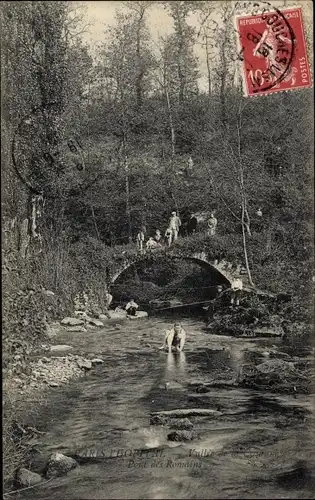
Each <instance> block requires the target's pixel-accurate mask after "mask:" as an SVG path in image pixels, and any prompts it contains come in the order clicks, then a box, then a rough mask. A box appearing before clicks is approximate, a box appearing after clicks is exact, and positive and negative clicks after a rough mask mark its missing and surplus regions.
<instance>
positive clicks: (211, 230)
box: [207, 212, 218, 236]
mask: <svg viewBox="0 0 315 500" xmlns="http://www.w3.org/2000/svg"><path fill="white" fill-rule="evenodd" d="M217 225H218V219H216V217H215V216H214V213H213V212H211V214H210V218H209V219H208V221H207V226H208V230H207V234H208V236H214V235H215V232H216V229H217Z"/></svg>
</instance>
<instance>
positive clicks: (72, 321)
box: [60, 318, 84, 326]
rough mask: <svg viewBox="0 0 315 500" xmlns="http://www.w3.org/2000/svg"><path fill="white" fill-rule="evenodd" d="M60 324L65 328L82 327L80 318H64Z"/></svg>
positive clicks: (82, 323) (82, 322)
mask: <svg viewBox="0 0 315 500" xmlns="http://www.w3.org/2000/svg"><path fill="white" fill-rule="evenodd" d="M60 323H61V324H62V325H65V326H77V325H84V321H83V319H80V318H64V319H63V320H61V321H60Z"/></svg>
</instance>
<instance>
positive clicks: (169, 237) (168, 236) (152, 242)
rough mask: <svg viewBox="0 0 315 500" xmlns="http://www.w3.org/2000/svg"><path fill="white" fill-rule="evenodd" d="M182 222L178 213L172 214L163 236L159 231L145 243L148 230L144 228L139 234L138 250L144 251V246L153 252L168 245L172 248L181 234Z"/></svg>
mask: <svg viewBox="0 0 315 500" xmlns="http://www.w3.org/2000/svg"><path fill="white" fill-rule="evenodd" d="M181 224H182V222H181V220H180V218H179V216H178V215H177V212H172V214H171V217H170V219H169V222H168V227H167V229H166V231H165V233H164V236H162V234H161V231H160V230H159V229H157V230H156V231H155V234H154V236H150V237H149V239H148V240H147V242H146V243H145V237H146V228H145V227H144V226H143V227H142V228H141V229H140V231H139V232H138V234H137V239H136V241H137V248H138V250H140V252H142V251H143V250H144V245H145V248H146V250H153V249H155V248H161V247H163V246H164V244H165V243H166V244H167V246H169V247H170V246H171V245H172V243H174V242H175V241H176V240H177V238H178V234H179V229H180V226H181Z"/></svg>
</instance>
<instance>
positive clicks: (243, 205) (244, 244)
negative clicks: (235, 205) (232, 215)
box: [242, 200, 255, 286]
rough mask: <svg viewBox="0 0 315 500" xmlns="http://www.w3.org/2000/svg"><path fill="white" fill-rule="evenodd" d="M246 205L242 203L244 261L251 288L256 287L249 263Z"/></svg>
mask: <svg viewBox="0 0 315 500" xmlns="http://www.w3.org/2000/svg"><path fill="white" fill-rule="evenodd" d="M245 208H246V207H245V203H244V200H243V201H242V237H243V249H244V259H245V266H246V271H247V276H248V281H249V284H250V285H251V286H255V285H254V283H253V280H252V276H251V272H250V268H249V262H248V255H247V245H246V232H245V228H246V222H245Z"/></svg>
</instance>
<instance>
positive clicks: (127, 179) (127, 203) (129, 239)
mask: <svg viewBox="0 0 315 500" xmlns="http://www.w3.org/2000/svg"><path fill="white" fill-rule="evenodd" d="M125 193H126V217H127V224H128V241H129V243H131V242H132V228H131V213H130V186H129V167H128V160H127V157H126V156H125Z"/></svg>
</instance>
